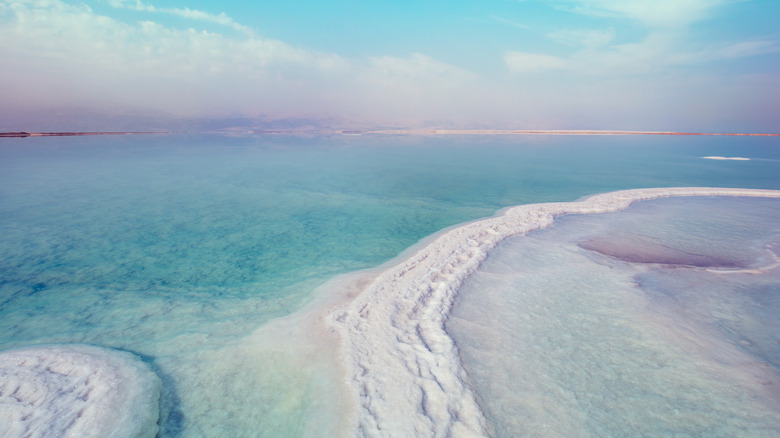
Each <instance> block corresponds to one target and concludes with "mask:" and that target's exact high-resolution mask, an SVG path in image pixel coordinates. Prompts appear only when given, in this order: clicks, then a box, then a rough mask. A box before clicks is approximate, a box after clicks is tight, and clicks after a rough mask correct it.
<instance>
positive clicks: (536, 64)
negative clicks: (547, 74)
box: [504, 51, 569, 73]
mask: <svg viewBox="0 0 780 438" xmlns="http://www.w3.org/2000/svg"><path fill="white" fill-rule="evenodd" d="M504 62H505V63H506V66H507V67H508V68H509V70H510V71H512V72H514V73H533V72H540V71H546V70H559V69H564V68H567V67H568V66H569V61H567V60H566V59H564V58H560V57H557V56H551V55H545V54H541V53H526V52H514V51H509V52H506V53H505V54H504Z"/></svg>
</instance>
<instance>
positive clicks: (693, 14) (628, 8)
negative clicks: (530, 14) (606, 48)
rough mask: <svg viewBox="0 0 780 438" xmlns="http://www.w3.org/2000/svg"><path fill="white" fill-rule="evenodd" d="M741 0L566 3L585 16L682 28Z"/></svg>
mask: <svg viewBox="0 0 780 438" xmlns="http://www.w3.org/2000/svg"><path fill="white" fill-rule="evenodd" d="M735 1H740V0H652V1H648V0H566V1H565V2H564V4H565V5H566V6H567V7H568V8H569V10H571V11H574V12H577V13H581V14H588V15H597V16H607V17H622V18H627V19H631V20H636V21H639V22H641V23H644V24H645V25H647V26H651V27H669V26H672V27H676V26H684V25H687V24H689V23H692V22H694V21H698V20H700V19H702V18H704V17H706V16H707V14H709V12H710V10H712V9H713V8H715V7H718V6H721V5H724V4H729V3H734V2H735Z"/></svg>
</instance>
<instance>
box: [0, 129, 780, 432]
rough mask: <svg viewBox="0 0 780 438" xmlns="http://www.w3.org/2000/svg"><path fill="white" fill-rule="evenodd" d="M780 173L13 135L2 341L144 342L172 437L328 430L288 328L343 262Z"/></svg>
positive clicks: (603, 154)
mask: <svg viewBox="0 0 780 438" xmlns="http://www.w3.org/2000/svg"><path fill="white" fill-rule="evenodd" d="M709 155H721V156H742V157H748V158H751V161H739V162H736V161H711V160H704V159H702V158H701V157H702V156H709ZM778 175H780V140H778V139H776V138H743V137H685V138H678V137H626V136H615V137H532V136H507V137H497V136H484V137H482V136H437V137H422V136H348V137H347V136H246V137H241V136H235V137H228V136H209V135H159V136H155V135H148V136H147V135H138V136H116V137H114V136H111V137H107V136H106V137H104V136H101V137H52V138H24V139H4V140H2V143H0V235H2V241H0V273H2V280H1V281H2V282H1V283H0V315H2V318H0V349H6V348H12V347H18V346H23V345H28V344H38V343H55V342H80V343H88V344H93V345H98V346H105V347H111V348H116V349H121V350H127V351H131V352H133V353H136V354H137V355H139V356H141V357H142V358H143V359H144V360H145V361H147V362H148V363H149V364H150V365H151V366H152V368H153V369H154V370H155V371H156V372H157V374H158V375H160V376H161V378H162V380H163V400H162V419H161V424H160V428H161V436H202V435H206V436H218V435H222V436H227V435H231V436H258V435H260V436H263V435H264V436H299V435H301V434H315V435H316V433H315V431H317V430H319V431H322V430H337V428H338V424H337V423H338V421H337V420H334V418H333V417H334V416H338V415H339V412H338V411H339V410H340V409H342V408H344V406H342V405H341V404H339V402H338V397H336V399H335V400H336V401H335V402H334V399H331V397H335V396H333V392H334V391H335V389H334V388H333V387H331V386H330V385H332V383H331V380H332V376H333V374H332V370H331V371H322V370H320V368H323V367H324V368H327V367H326V366H325V365H324V364H323V363H319V362H320V361H322V362H327V360H326V359H322V358H321V356H322V354H323V352H321V351H318V350H316V348H314V349H312V348H309V347H305V348H302V349H301V351H300V352H296V353H294V354H293V353H290V352H289V350H294V349H295V348H293V345H291V343H290V342H289V341H290V339H292V340H293V342H292V343H293V344H294V342H295V339H297V338H296V334H295V330H296V329H295V328H290V327H289V326H287V325H282V326H281V328H280V327H277V326H276V325H274V324H273V322H274V321H277V319H278V318H280V317H284V316H286V315H291V314H295V311H296V310H298V309H301V308H302V307H303V306H304V305H305V304H306V303H308V302H310V301H311V300H312V298H313V296H314V292H315V289H316V288H317V287H318V286H320V285H322V284H324V283H325V282H326V281H327V280H329V279H331V278H332V277H334V276H335V275H338V274H343V273H348V272H352V271H355V270H359V269H365V268H370V267H375V266H377V265H379V264H381V263H383V262H385V261H387V260H389V259H391V258H393V257H395V256H396V255H398V254H399V253H400V252H401V251H403V250H404V249H405V248H407V247H409V246H410V245H412V244H414V243H416V242H417V241H418V240H420V239H422V238H424V237H425V236H427V235H430V234H431V233H434V232H436V231H438V230H440V229H442V228H445V227H448V226H451V225H454V224H457V223H461V222H464V221H467V220H473V219H476V218H480V217H485V216H490V215H492V214H493V213H495V211H496V210H498V209H500V208H503V207H506V206H510V205H517V204H525V203H535V202H544V201H568V200H574V199H577V198H579V197H581V196H584V195H588V194H592V193H599V192H605V191H612V190H618V189H625V188H637V187H666V186H723V187H746V188H772V189H778V188H780V177H778ZM285 324H288V323H285ZM282 332H283V333H282ZM332 405H333V406H332ZM334 406H335V407H334ZM323 428H324V429H323Z"/></svg>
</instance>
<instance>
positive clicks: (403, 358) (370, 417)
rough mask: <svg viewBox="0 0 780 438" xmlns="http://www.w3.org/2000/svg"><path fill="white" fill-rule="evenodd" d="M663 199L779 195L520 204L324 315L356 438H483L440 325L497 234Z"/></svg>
mask: <svg viewBox="0 0 780 438" xmlns="http://www.w3.org/2000/svg"><path fill="white" fill-rule="evenodd" d="M670 196H753V197H772V198H780V191H772V190H744V189H721V188H665V189H639V190H627V191H621V192H613V193H606V194H601V195H596V196H592V197H589V198H587V199H584V200H581V201H579V202H567V203H563V202H561V203H548V204H535V205H524V206H519V207H514V208H510V209H507V210H505V211H504V212H503V214H501V215H499V216H497V217H493V218H489V219H485V220H480V221H476V222H471V223H468V224H465V225H463V226H459V227H456V228H452V229H450V230H448V231H445V232H443V233H442V234H440V235H439V236H437V237H436V238H435V239H433V240H431V241H430V243H429V244H427V245H426V246H425V247H423V248H421V249H420V250H418V251H417V252H416V253H414V254H413V255H412V256H410V257H408V258H406V259H405V260H404V261H402V262H401V263H400V264H397V265H395V266H393V267H391V268H389V269H387V270H386V271H384V272H382V273H381V274H379V275H378V276H377V277H376V279H375V280H374V281H373V282H372V283H371V284H370V285H369V286H368V287H366V288H365V289H364V290H363V292H361V294H360V295H359V296H357V297H356V298H355V299H354V300H353V301H351V302H349V303H347V304H345V305H344V306H341V307H338V308H336V309H334V310H333V311H332V313H331V315H330V317H331V321H332V325H333V326H334V327H335V329H336V330H337V331H338V332H339V333H340V335H341V336H342V339H343V349H344V350H343V354H344V358H345V361H346V367H347V374H348V376H347V377H348V379H349V382H350V383H351V387H352V389H353V391H354V392H353V394H352V396H353V397H354V399H355V400H357V401H358V410H357V414H356V417H355V418H354V422H355V424H354V427H355V430H356V435H358V436H387V437H390V436H392V437H397V436H435V437H445V436H448V437H449V436H453V437H468V436H486V435H487V434H488V425H487V421H486V419H485V416H484V415H483V413H482V411H481V408H480V406H479V404H478V403H477V400H476V397H475V395H474V392H473V390H472V388H471V385H470V384H469V379H468V375H467V374H466V372H465V371H464V369H463V366H462V364H461V362H460V357H459V353H458V349H457V346H456V345H455V343H454V341H453V340H452V338H451V337H450V336H449V334H448V333H447V332H446V330H445V323H446V321H447V319H448V317H449V315H450V312H451V310H452V306H453V303H454V302H455V300H456V298H457V293H458V290H459V288H460V286H461V285H462V284H463V281H464V280H465V279H466V278H467V277H468V276H469V275H471V274H472V273H474V272H475V271H476V269H477V268H478V267H479V265H480V263H481V262H482V261H483V260H485V258H486V257H487V255H488V253H489V252H490V251H491V250H492V249H494V248H495V247H496V245H498V244H499V243H500V242H501V241H502V240H504V239H506V238H508V237H510V236H516V235H522V234H526V233H528V232H530V231H533V230H537V229H540V228H543V227H546V226H549V225H551V224H552V223H553V222H554V218H555V217H556V216H559V215H562V214H569V213H575V214H576V213H606V212H613V211H618V210H622V209H625V208H627V207H628V206H630V205H631V204H632V203H634V202H637V201H641V200H648V199H655V198H662V197H670Z"/></svg>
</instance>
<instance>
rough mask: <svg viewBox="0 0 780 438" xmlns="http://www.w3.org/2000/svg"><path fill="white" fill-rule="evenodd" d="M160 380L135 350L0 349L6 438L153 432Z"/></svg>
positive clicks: (1, 419) (0, 405)
mask: <svg viewBox="0 0 780 438" xmlns="http://www.w3.org/2000/svg"><path fill="white" fill-rule="evenodd" d="M159 398H160V380H159V379H158V378H157V376H156V375H155V374H154V373H153V372H152V371H151V370H150V369H149V367H148V366H147V365H146V364H145V363H143V362H142V361H141V360H140V359H139V358H138V357H136V356H135V355H133V354H130V353H127V352H123V351H117V350H109V349H104V348H98V347H93V346H88V345H79V344H61V345H41V346H33V347H25V348H17V349H12V350H6V351H3V352H0V435H2V436H3V437H9V438H10V437H65V436H67V437H80V438H82V437H95V438H125V437H127V438H142V437H154V436H156V435H157V419H158V416H159V409H158V403H159Z"/></svg>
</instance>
